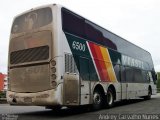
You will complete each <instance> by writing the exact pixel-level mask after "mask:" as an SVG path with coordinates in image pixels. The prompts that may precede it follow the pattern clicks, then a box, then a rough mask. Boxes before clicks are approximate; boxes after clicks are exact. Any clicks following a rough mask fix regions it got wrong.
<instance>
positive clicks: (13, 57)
mask: <svg viewBox="0 0 160 120" xmlns="http://www.w3.org/2000/svg"><path fill="white" fill-rule="evenodd" d="M48 58H49V47H48V46H42V47H36V48H30V49H25V50H19V51H14V52H11V54H10V63H11V64H19V63H25V62H34V61H40V60H46V59H48Z"/></svg>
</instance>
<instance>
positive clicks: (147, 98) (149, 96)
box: [144, 88, 152, 100]
mask: <svg viewBox="0 0 160 120" xmlns="http://www.w3.org/2000/svg"><path fill="white" fill-rule="evenodd" d="M151 95H152V90H151V88H148V95H147V96H144V99H145V100H150V99H151Z"/></svg>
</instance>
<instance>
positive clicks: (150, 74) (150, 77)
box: [148, 72, 153, 82]
mask: <svg viewBox="0 0 160 120" xmlns="http://www.w3.org/2000/svg"><path fill="white" fill-rule="evenodd" d="M148 75H149V80H150V82H153V78H152V73H151V72H148Z"/></svg>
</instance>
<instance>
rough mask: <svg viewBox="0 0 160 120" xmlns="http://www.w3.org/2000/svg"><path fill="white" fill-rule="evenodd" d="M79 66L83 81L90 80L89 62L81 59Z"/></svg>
mask: <svg viewBox="0 0 160 120" xmlns="http://www.w3.org/2000/svg"><path fill="white" fill-rule="evenodd" d="M79 66H80V76H81V78H82V80H89V60H88V59H86V58H82V57H79Z"/></svg>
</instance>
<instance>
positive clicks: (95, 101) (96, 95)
mask: <svg viewBox="0 0 160 120" xmlns="http://www.w3.org/2000/svg"><path fill="white" fill-rule="evenodd" d="M93 101H94V103H95V104H97V105H98V104H100V103H101V96H100V94H98V93H95V94H94V96H93Z"/></svg>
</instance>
